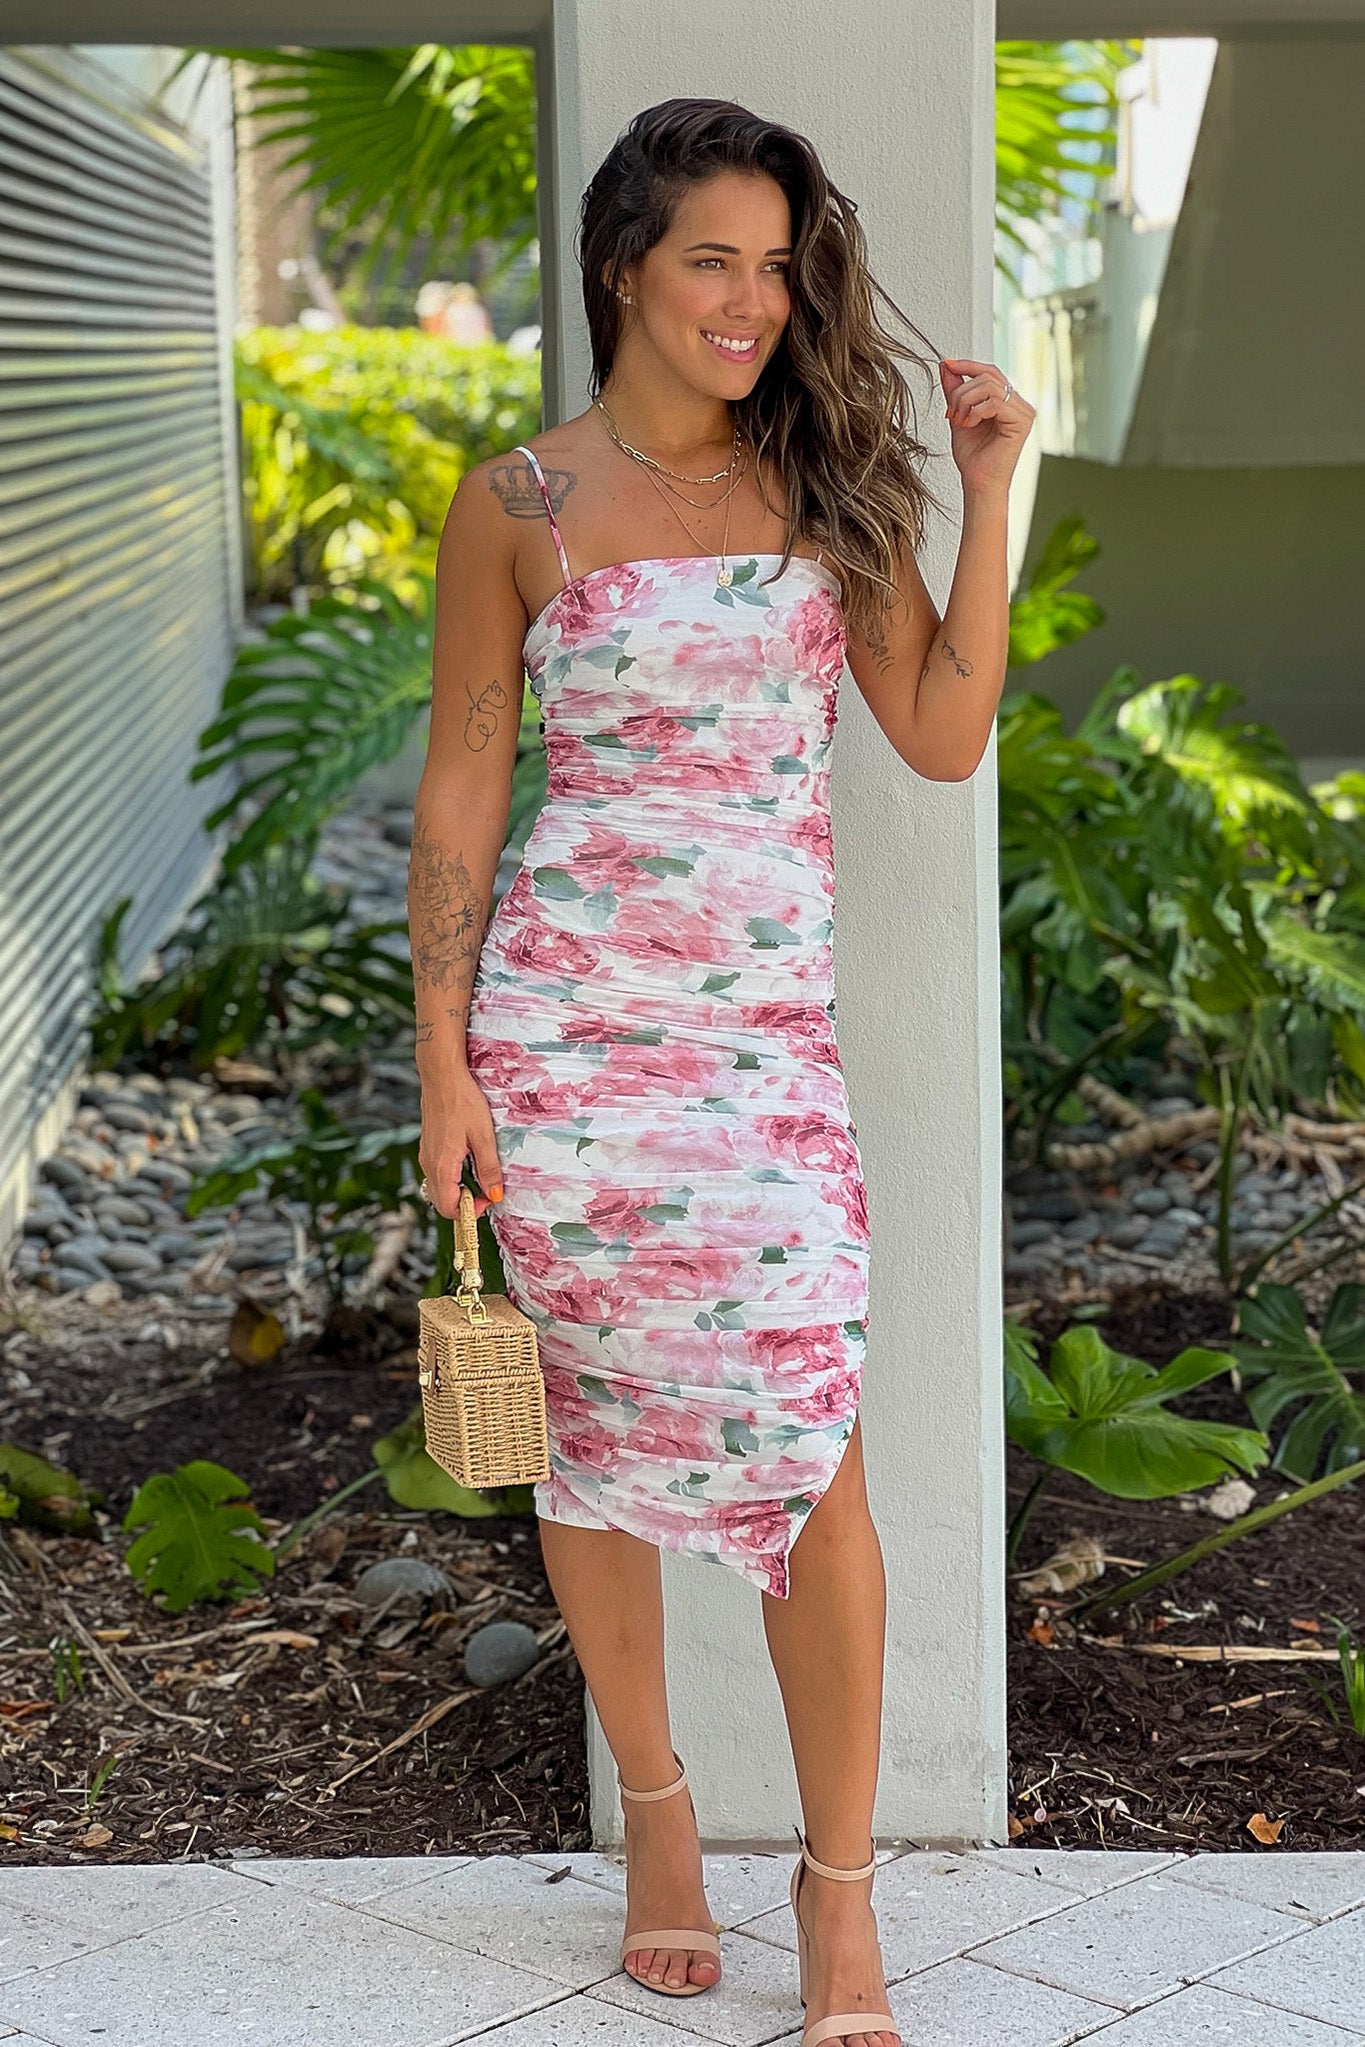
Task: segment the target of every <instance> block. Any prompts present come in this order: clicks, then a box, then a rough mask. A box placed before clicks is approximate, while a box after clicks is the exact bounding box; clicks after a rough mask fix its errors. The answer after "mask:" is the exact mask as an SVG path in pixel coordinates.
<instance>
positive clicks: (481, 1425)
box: [417, 1187, 550, 1489]
mask: <svg viewBox="0 0 1365 2047" xmlns="http://www.w3.org/2000/svg"><path fill="white" fill-rule="evenodd" d="M455 1251H456V1263H457V1266H458V1268H459V1272H460V1280H461V1283H460V1286H459V1287H458V1289H457V1290H456V1292H454V1293H451V1294H435V1295H432V1296H431V1297H429V1298H427V1299H424V1300H421V1301H419V1302H418V1322H419V1328H418V1340H417V1377H418V1383H419V1385H420V1386H421V1389H422V1419H423V1424H424V1427H425V1430H426V1443H427V1454H428V1456H430V1457H432V1458H434V1460H435V1461H436V1463H437V1464H439V1465H440V1466H441V1467H442V1469H443V1470H445V1471H448V1472H449V1473H450V1475H451V1477H452V1478H455V1479H458V1481H459V1483H460V1484H461V1485H465V1486H471V1487H473V1488H475V1489H480V1488H488V1487H492V1486H507V1485H530V1484H534V1483H535V1482H536V1481H537V1480H539V1479H545V1478H548V1477H549V1476H550V1455H549V1445H548V1440H547V1436H546V1429H545V1382H544V1380H543V1378H542V1377H541V1371H540V1354H539V1351H538V1349H537V1345H536V1326H535V1324H534V1322H532V1321H531V1319H530V1317H529V1316H527V1315H523V1314H522V1312H521V1310H520V1309H519V1308H515V1307H513V1305H512V1303H511V1301H509V1300H508V1298H507V1296H506V1294H488V1293H485V1292H484V1290H483V1271H482V1268H481V1266H480V1263H479V1225H478V1218H477V1216H476V1215H475V1213H474V1197H473V1195H472V1194H471V1193H470V1191H469V1189H468V1187H461V1189H460V1202H459V1209H458V1211H457V1213H456V1216H455Z"/></svg>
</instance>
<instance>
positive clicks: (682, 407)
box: [602, 370, 735, 469]
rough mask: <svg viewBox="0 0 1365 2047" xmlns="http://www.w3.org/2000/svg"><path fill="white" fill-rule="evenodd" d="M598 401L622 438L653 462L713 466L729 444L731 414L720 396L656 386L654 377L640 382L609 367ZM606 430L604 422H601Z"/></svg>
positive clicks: (727, 451)
mask: <svg viewBox="0 0 1365 2047" xmlns="http://www.w3.org/2000/svg"><path fill="white" fill-rule="evenodd" d="M602 403H603V404H604V405H605V406H606V408H607V410H608V412H610V414H611V416H612V420H613V422H614V423H615V426H616V431H617V433H619V434H620V436H621V438H622V440H623V441H629V442H630V444H631V446H632V447H635V448H639V449H641V450H642V451H643V453H645V454H647V455H653V456H654V458H655V459H656V461H659V462H665V463H668V464H669V465H671V466H672V465H675V466H677V467H678V468H688V467H691V468H697V469H700V468H704V467H707V466H710V467H713V468H719V467H720V466H721V465H722V464H723V463H725V462H727V461H728V460H729V458H730V454H731V451H732V450H733V447H734V439H735V423H734V416H733V414H732V413H731V410H730V407H729V405H728V404H727V402H726V400H725V399H724V398H713V397H710V396H708V394H707V393H706V392H704V391H691V390H688V389H686V388H685V387H679V386H675V387H674V388H673V389H672V390H661V389H660V387H659V383H658V380H657V379H655V378H651V379H650V380H649V382H648V383H646V382H645V381H644V380H643V379H642V378H638V377H631V376H630V375H629V373H628V372H627V373H626V374H624V375H623V374H621V373H620V371H619V370H613V371H612V374H611V376H610V377H609V378H608V379H607V382H606V384H605V385H604V386H603V389H602ZM602 428H603V431H604V432H605V431H606V421H605V420H603V421H602Z"/></svg>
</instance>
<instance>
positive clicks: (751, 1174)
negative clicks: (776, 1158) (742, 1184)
mask: <svg viewBox="0 0 1365 2047" xmlns="http://www.w3.org/2000/svg"><path fill="white" fill-rule="evenodd" d="M745 1178H746V1179H748V1180H779V1181H781V1183H782V1185H783V1186H784V1187H785V1186H786V1185H787V1184H788V1182H789V1181H790V1179H791V1175H790V1174H789V1173H784V1172H783V1170H782V1168H781V1166H748V1167H746V1169H745Z"/></svg>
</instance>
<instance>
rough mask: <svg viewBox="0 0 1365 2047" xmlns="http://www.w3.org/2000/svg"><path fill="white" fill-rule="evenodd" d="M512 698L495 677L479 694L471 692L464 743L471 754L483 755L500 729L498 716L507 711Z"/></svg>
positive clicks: (465, 723)
mask: <svg viewBox="0 0 1365 2047" xmlns="http://www.w3.org/2000/svg"><path fill="white" fill-rule="evenodd" d="M510 702H511V698H510V697H509V696H508V694H507V691H506V690H505V689H504V688H503V686H502V684H501V683H500V682H499V681H498V679H497V677H496V676H494V678H493V680H492V682H490V683H487V684H486V685H485V686H484V688H483V689H481V690H480V691H479V694H478V695H477V696H475V695H474V694H473V692H472V691H471V692H470V697H469V715H468V716H467V717H466V719H465V721H464V743H465V745H466V746H467V747H468V748H469V750H470V752H471V753H482V752H483V750H484V748H485V747H486V746H487V744H488V742H489V740H490V739H491V738H492V737H493V734H494V733H495V732H496V731H497V729H498V715H499V713H500V712H502V711H505V710H506V709H507V706H508V704H509V703H510Z"/></svg>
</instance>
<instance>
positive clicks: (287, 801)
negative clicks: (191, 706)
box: [190, 577, 433, 874]
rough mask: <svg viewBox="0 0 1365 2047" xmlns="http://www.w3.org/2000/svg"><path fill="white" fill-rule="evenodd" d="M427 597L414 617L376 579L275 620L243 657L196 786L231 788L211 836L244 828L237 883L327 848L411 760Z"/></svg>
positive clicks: (425, 585)
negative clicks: (282, 859) (370, 772)
mask: <svg viewBox="0 0 1365 2047" xmlns="http://www.w3.org/2000/svg"><path fill="white" fill-rule="evenodd" d="M420 589H421V596H420V601H419V602H418V603H417V604H416V605H415V606H412V607H409V606H408V605H406V604H402V603H400V602H399V600H398V599H397V597H395V596H394V594H393V592H392V591H391V590H389V589H387V588H386V587H385V586H384V584H382V583H379V582H375V581H372V580H371V579H369V578H366V579H365V580H364V581H362V582H361V583H359V584H357V585H356V586H355V587H354V588H353V589H352V590H349V591H347V592H346V594H345V595H344V596H342V595H337V596H329V597H322V598H318V599H316V600H315V601H314V602H313V603H312V604H311V605H309V607H308V609H307V610H306V611H304V612H301V613H298V614H295V613H293V612H288V613H285V615H284V616H283V617H280V618H276V619H272V620H271V622H270V624H269V625H268V626H267V627H266V628H265V631H264V633H263V634H262V636H261V638H260V639H258V640H255V641H248V642H246V643H244V644H243V645H242V646H241V647H240V648H239V649H238V652H237V658H236V661H235V663H234V665H233V669H232V673H231V674H230V675H229V676H228V678H227V681H226V683H225V684H224V685H223V696H222V703H221V705H220V708H219V711H218V714H217V716H216V717H215V718H214V719H213V720H212V721H211V722H210V724H209V725H208V726H206V727H205V729H204V731H202V732H201V733H200V735H199V753H200V756H201V757H200V759H199V760H197V761H196V762H195V764H194V766H193V767H192V768H191V770H190V780H191V781H192V782H200V781H204V780H205V779H207V778H210V777H212V778H214V779H215V780H217V779H219V778H223V777H226V778H227V779H228V780H229V781H230V782H231V793H230V794H229V796H228V797H227V798H226V800H225V801H224V802H223V803H221V804H219V805H218V807H217V808H216V809H214V810H211V811H210V812H209V814H208V816H207V817H206V818H205V820H204V825H205V829H206V830H208V831H216V830H217V828H218V827H219V825H221V824H224V823H226V822H227V821H228V820H229V819H232V820H233V821H234V822H235V823H236V824H237V826H238V830H237V835H236V837H235V838H234V839H233V840H232V842H231V843H230V844H229V845H228V846H227V847H225V849H224V852H223V871H224V873H225V874H232V873H233V872H235V871H236V869H238V868H239V867H241V866H243V865H244V864H249V863H250V862H252V861H254V860H255V859H257V858H258V856H259V855H260V853H261V852H262V850H263V849H264V848H265V847H266V846H270V845H279V844H284V843H288V842H290V841H298V840H302V839H309V840H312V839H315V838H316V834H317V832H318V829H319V827H320V826H321V825H322V823H323V822H324V820H325V819H326V818H327V817H328V816H329V815H330V813H331V812H332V811H333V810H334V809H335V808H336V806H337V805H338V804H339V803H340V802H341V801H342V799H343V798H344V797H345V795H346V793H347V791H348V790H349V789H350V788H351V786H352V784H353V783H355V782H356V781H357V780H358V779H359V778H360V776H361V775H362V774H364V773H365V771H366V770H367V769H368V768H372V767H374V766H376V765H377V764H378V763H379V762H381V761H387V760H392V759H393V758H394V756H395V755H396V754H397V753H399V752H400V751H401V750H402V747H403V745H404V742H405V741H406V739H407V737H408V734H409V732H410V731H411V730H412V726H413V724H414V721H415V720H416V718H417V715H418V713H419V712H420V711H421V710H423V709H424V708H425V707H426V705H428V704H429V703H430V701H431V619H432V606H433V590H432V585H431V582H430V580H429V578H427V577H422V578H421V581H420Z"/></svg>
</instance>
